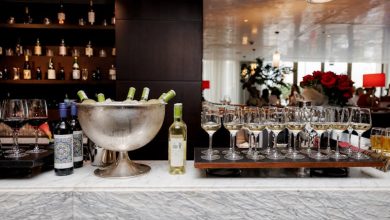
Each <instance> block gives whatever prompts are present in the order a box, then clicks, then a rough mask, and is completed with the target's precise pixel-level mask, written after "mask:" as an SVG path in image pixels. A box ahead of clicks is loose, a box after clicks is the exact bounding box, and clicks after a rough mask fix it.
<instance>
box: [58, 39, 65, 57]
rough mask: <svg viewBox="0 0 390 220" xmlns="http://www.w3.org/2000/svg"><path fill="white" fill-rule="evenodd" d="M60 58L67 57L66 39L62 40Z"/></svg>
mask: <svg viewBox="0 0 390 220" xmlns="http://www.w3.org/2000/svg"><path fill="white" fill-rule="evenodd" d="M58 54H59V55H60V56H66V47H65V41H64V39H62V40H61V44H60V47H59V53H58Z"/></svg>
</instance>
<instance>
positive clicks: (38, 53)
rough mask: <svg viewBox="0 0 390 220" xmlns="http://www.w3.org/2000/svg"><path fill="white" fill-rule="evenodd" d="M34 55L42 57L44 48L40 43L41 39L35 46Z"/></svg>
mask: <svg viewBox="0 0 390 220" xmlns="http://www.w3.org/2000/svg"><path fill="white" fill-rule="evenodd" d="M34 55H35V56H41V55H42V47H41V43H40V42H39V38H37V43H36V44H35V46H34Z"/></svg>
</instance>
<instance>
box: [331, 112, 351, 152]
mask: <svg viewBox="0 0 390 220" xmlns="http://www.w3.org/2000/svg"><path fill="white" fill-rule="evenodd" d="M331 114H332V117H331V119H332V123H331V127H332V129H333V131H334V132H336V140H337V143H336V151H335V152H334V153H331V154H330V157H331V158H333V159H336V160H339V159H347V158H348V156H347V155H344V154H340V151H339V138H340V134H341V133H342V132H343V131H345V130H347V129H348V127H349V122H350V117H349V111H348V109H347V108H334V109H333V111H332V112H331Z"/></svg>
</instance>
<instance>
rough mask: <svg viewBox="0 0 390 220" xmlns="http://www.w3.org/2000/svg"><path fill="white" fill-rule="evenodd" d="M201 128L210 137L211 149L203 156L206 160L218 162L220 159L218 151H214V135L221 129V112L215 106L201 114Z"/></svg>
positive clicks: (209, 107) (204, 152)
mask: <svg viewBox="0 0 390 220" xmlns="http://www.w3.org/2000/svg"><path fill="white" fill-rule="evenodd" d="M201 126H202V128H203V130H205V131H206V132H207V134H208V135H209V148H208V149H207V150H204V151H202V153H203V154H204V155H202V156H201V158H202V159H204V160H217V159H219V158H220V156H219V155H217V154H218V153H219V151H218V150H213V148H212V145H213V135H214V133H215V132H216V131H217V130H218V129H220V128H221V117H220V116H219V110H218V109H217V108H216V107H214V106H208V107H207V108H204V109H203V111H202V113H201Z"/></svg>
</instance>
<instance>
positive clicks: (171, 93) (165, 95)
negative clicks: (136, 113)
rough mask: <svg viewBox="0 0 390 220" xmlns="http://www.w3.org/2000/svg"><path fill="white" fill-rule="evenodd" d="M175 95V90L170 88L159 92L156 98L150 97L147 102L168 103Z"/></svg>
mask: <svg viewBox="0 0 390 220" xmlns="http://www.w3.org/2000/svg"><path fill="white" fill-rule="evenodd" d="M175 96H176V92H175V91H174V90H172V89H171V90H169V91H168V92H167V93H163V94H161V95H160V97H159V98H158V99H150V100H149V101H148V103H151V104H155V103H168V101H169V100H171V99H172V98H173V97H175Z"/></svg>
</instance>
